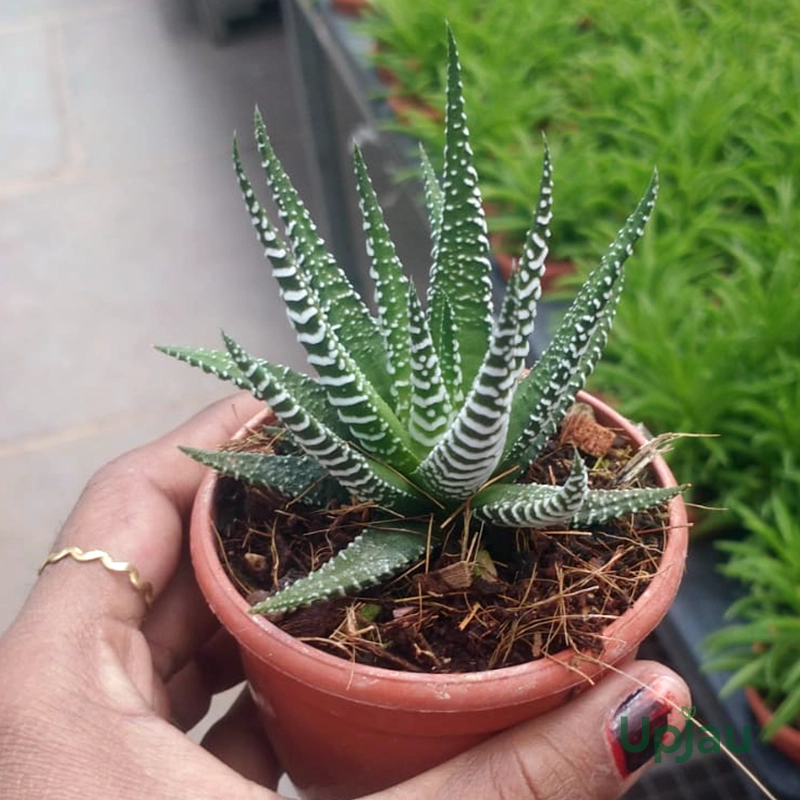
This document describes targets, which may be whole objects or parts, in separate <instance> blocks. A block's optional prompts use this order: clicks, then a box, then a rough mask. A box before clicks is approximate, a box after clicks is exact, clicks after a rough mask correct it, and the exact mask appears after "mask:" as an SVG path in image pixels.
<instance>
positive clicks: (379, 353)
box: [235, 111, 391, 400]
mask: <svg viewBox="0 0 800 800" xmlns="http://www.w3.org/2000/svg"><path fill="white" fill-rule="evenodd" d="M255 129H256V143H257V145H258V151H259V153H260V155H261V159H262V161H261V166H262V167H263V168H264V173H265V175H266V177H267V182H268V184H269V187H270V190H271V191H272V197H273V199H274V200H275V204H276V205H277V206H278V211H279V213H280V215H281V219H282V220H283V223H284V226H285V228H286V237H287V239H289V241H290V242H291V244H292V249H293V251H294V256H295V260H296V268H297V269H299V270H300V271H301V272H302V273H303V275H304V277H305V279H306V281H307V283H308V284H309V286H310V287H312V288H313V290H314V293H315V294H316V296H317V297H318V298H319V301H320V311H321V312H322V313H323V314H324V315H325V317H326V319H327V320H328V322H329V324H330V327H331V328H332V329H333V330H335V331H336V335H337V336H338V337H339V339H340V340H341V342H342V344H343V345H344V347H345V349H346V350H347V351H348V352H349V353H350V355H351V357H352V358H353V360H354V361H356V362H357V363H358V364H359V365H360V366H361V369H362V371H363V372H364V374H365V375H366V376H367V378H368V380H369V382H370V383H371V384H372V385H373V386H374V387H375V390H376V391H377V392H378V394H379V395H380V396H381V397H382V398H383V399H384V400H387V399H389V398H390V397H391V379H390V376H389V375H388V373H387V371H386V353H385V351H384V348H383V340H382V338H381V335H380V331H379V330H378V326H377V323H376V322H375V320H374V319H373V317H372V315H371V314H370V313H369V309H368V308H367V307H366V305H365V304H364V303H363V301H362V300H361V298H360V297H359V296H358V294H357V292H356V291H355V289H354V288H353V286H352V284H351V283H350V280H349V279H348V277H347V276H346V275H345V273H344V272H343V271H342V270H341V269H340V268H339V266H338V265H337V263H336V260H335V259H334V258H333V256H332V255H331V254H330V253H329V252H328V251H327V249H326V247H325V243H324V242H323V240H322V238H321V237H320V236H319V234H318V233H317V228H316V225H315V224H314V222H313V221H312V220H311V217H310V216H309V214H308V211H307V209H306V207H305V205H304V204H303V202H302V200H301V199H300V197H299V195H298V194H297V191H296V190H295V188H294V186H293V185H292V183H291V181H290V179H289V176H288V175H287V174H286V172H285V171H284V169H283V166H282V165H281V163H280V161H279V160H278V157H277V155H276V154H275V151H274V150H273V148H272V144H271V142H270V140H269V136H268V135H267V131H266V128H265V127H264V120H263V119H262V117H261V114H260V113H259V112H258V111H256V117H255ZM235 158H236V160H237V162H238V163H236V171H237V174H243V170H242V168H241V162H240V161H239V160H238V156H235ZM239 182H240V185H242V181H241V177H240V179H239ZM243 190H244V189H243ZM245 191H246V190H245ZM245 200H247V197H246V196H245ZM251 215H252V210H251ZM277 270H280V267H278V268H277ZM276 277H277V275H276Z"/></svg>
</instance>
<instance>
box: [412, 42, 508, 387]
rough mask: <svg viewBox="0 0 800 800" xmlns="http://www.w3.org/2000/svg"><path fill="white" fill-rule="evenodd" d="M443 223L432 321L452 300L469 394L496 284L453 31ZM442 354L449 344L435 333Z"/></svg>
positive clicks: (430, 299) (434, 273) (486, 341)
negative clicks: (446, 303) (444, 303)
mask: <svg viewBox="0 0 800 800" xmlns="http://www.w3.org/2000/svg"><path fill="white" fill-rule="evenodd" d="M442 195H443V208H442V224H441V234H440V235H439V237H438V246H437V248H436V258H435V261H434V263H433V267H432V268H431V282H430V289H429V295H428V312H429V315H430V318H436V316H437V313H438V310H437V306H438V305H439V304H440V303H443V302H445V298H448V299H449V302H450V304H451V305H452V310H453V322H454V327H455V329H456V330H457V331H459V334H460V343H461V368H462V372H463V388H464V393H465V394H467V393H468V391H469V388H470V387H471V385H472V381H473V380H474V378H475V375H476V374H477V372H478V369H479V368H480V365H481V363H482V362H483V358H484V355H485V353H486V350H487V347H488V345H489V340H490V338H491V331H492V281H491V262H490V261H489V237H488V235H487V231H486V219H485V217H484V212H483V202H482V199H481V193H480V189H479V188H478V173H477V172H476V170H475V167H474V165H473V156H472V149H471V148H470V144H469V131H468V129H467V119H466V115H465V113H464V96H463V87H462V85H461V66H460V64H459V60H458V51H457V49H456V43H455V40H454V38H453V34H452V31H450V30H449V28H448V67H447V112H446V121H445V152H444V176H443V181H442ZM431 333H432V334H433V336H434V346H435V348H436V351H437V352H438V353H440V354H442V353H443V352H444V344H445V343H444V342H442V341H440V340H438V339H437V338H436V336H437V331H435V330H432V331H431Z"/></svg>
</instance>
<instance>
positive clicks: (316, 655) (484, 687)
mask: <svg viewBox="0 0 800 800" xmlns="http://www.w3.org/2000/svg"><path fill="white" fill-rule="evenodd" d="M578 399H579V400H580V401H581V402H584V403H587V404H589V405H591V406H592V408H593V409H594V411H595V415H596V418H597V421H598V422H599V423H601V424H603V425H605V426H608V427H610V428H612V429H614V430H616V431H620V432H621V433H622V435H623V436H624V437H625V438H627V439H628V440H629V441H630V443H631V444H633V445H634V446H635V447H636V448H640V447H642V446H644V445H645V443H646V439H645V438H644V436H643V435H642V433H641V431H640V430H639V429H638V428H637V427H635V426H634V425H633V424H632V423H630V422H629V421H628V420H626V419H624V418H623V417H622V416H620V415H619V414H618V413H617V412H616V411H614V410H613V409H611V408H609V407H608V406H607V405H605V404H604V403H601V402H600V401H599V400H597V399H595V398H593V397H591V396H589V395H586V394H583V393H581V394H580V395H579V397H578ZM271 418H273V415H272V413H271V412H270V411H269V409H265V410H264V411H263V412H261V413H260V414H259V415H258V416H257V417H255V418H254V419H253V420H251V421H250V422H249V423H248V424H247V425H245V426H244V427H243V428H242V429H241V430H240V431H239V432H238V433H237V435H236V437H235V438H236V439H241V438H243V437H244V436H246V435H247V434H249V433H251V432H252V431H254V430H258V428H259V427H260V426H261V425H263V424H264V422H265V421H267V420H269V419H271ZM651 468H652V470H653V472H654V473H655V476H656V480H657V483H658V485H659V486H664V487H669V486H675V485H676V483H675V478H674V477H673V475H672V473H671V471H670V469H669V467H668V466H667V464H666V462H665V461H664V460H663V458H661V456H656V457H655V458H654V460H653V461H652V463H651ZM218 487H219V476H218V474H217V473H216V472H214V471H211V470H209V472H208V474H207V475H206V477H205V479H204V480H203V483H202V485H201V487H200V489H199V491H198V494H197V499H196V501H195V505H194V509H193V513H192V521H191V534H190V536H191V554H192V561H193V564H194V569H195V574H196V576H197V580H198V583H199V585H200V588H201V590H202V592H203V595H204V596H205V598H206V600H207V602H208V603H209V605H210V606H211V608H212V610H213V611H214V614H215V615H216V616H217V618H218V619H219V620H220V622H221V623H222V625H223V626H224V627H225V628H226V629H227V630H228V631H229V632H230V633H231V634H232V635H233V637H234V638H235V639H236V641H237V642H238V644H239V647H240V650H241V655H242V661H243V663H244V668H245V672H246V675H247V680H248V683H249V686H250V691H251V693H252V695H253V697H254V699H255V701H256V705H257V707H258V709H259V713H260V715H261V719H262V722H263V725H264V730H265V732H266V735H267V737H268V739H269V741H270V744H271V745H272V747H273V749H274V750H275V752H276V754H277V755H278V757H279V759H280V761H281V763H282V764H283V766H284V767H285V768H286V771H287V774H288V775H289V777H290V778H291V780H292V782H293V783H294V785H295V786H296V787H297V788H298V789H299V790H300V792H301V793H302V795H303V796H304V797H307V798H314V800H342V799H343V798H351V797H358V796H361V795H363V794H368V793H370V792H374V791H378V790H380V789H382V788H385V787H387V786H391V785H394V784H396V783H398V782H400V781H402V780H405V779H406V778H409V777H412V776H414V775H417V774H419V773H420V772H423V771H424V770H426V769H429V768H431V767H433V766H435V765H437V764H440V763H442V762H444V761H446V760H447V759H449V758H451V757H452V756H455V755H457V754H458V753H461V752H463V751H465V750H467V749H469V748H470V747H473V746H474V745H476V744H479V743H480V742H481V741H483V740H485V739H487V738H488V737H489V736H491V735H492V734H494V733H497V732H499V731H502V730H505V729H506V728H509V727H511V726H513V725H515V724H517V723H520V722H524V721H525V720H528V719H532V718H534V717H536V716H539V715H540V714H544V713H546V712H548V711H551V710H552V709H554V708H557V707H558V706H560V705H562V704H563V703H564V702H566V701H567V700H568V699H570V698H572V697H574V696H575V695H576V694H577V693H579V692H581V691H583V690H585V689H588V688H589V687H590V686H592V685H593V683H595V682H596V681H597V680H598V679H599V678H600V677H602V675H603V674H604V672H605V670H604V668H603V666H602V664H603V663H605V664H609V665H611V666H615V665H618V664H620V663H622V662H624V661H625V660H626V659H628V658H630V657H632V656H633V655H635V653H636V650H637V648H638V646H639V644H640V643H641V642H642V640H643V639H644V638H645V637H647V635H648V634H649V633H651V632H652V631H653V629H654V628H655V627H656V626H657V625H658V623H659V622H660V621H661V619H662V618H663V616H664V615H665V614H666V612H667V610H668V609H669V607H670V605H671V604H672V600H673V598H674V597H675V594H676V592H677V591H678V587H679V585H680V581H681V578H682V576H683V572H684V566H685V561H686V551H687V545H688V527H687V521H686V507H685V505H684V502H683V500H682V498H681V497H680V496H678V497H675V498H674V499H673V500H671V501H670V507H669V518H668V521H667V523H666V527H667V528H668V531H669V533H668V536H667V538H666V545H665V549H664V553H663V555H662V558H661V563H660V565H659V569H658V571H657V572H656V574H655V575H654V577H653V578H652V580H651V581H650V584H649V585H648V587H647V588H646V589H645V591H644V592H643V593H642V594H641V595H640V596H639V598H638V599H637V600H636V602H635V603H634V604H633V606H632V607H631V608H630V609H629V610H628V611H626V612H625V613H624V614H623V615H622V616H621V617H619V618H618V619H616V620H615V621H613V622H612V623H611V624H610V625H609V626H608V627H607V628H606V629H605V630H604V631H603V634H602V635H603V638H604V639H605V640H606V642H607V644H606V646H605V649H604V651H603V652H602V654H601V655H600V656H599V657H598V658H590V659H584V658H581V656H580V654H578V653H575V652H574V651H572V650H566V651H564V652H561V653H557V654H555V655H553V656H551V657H549V658H546V659H539V660H537V661H531V662H529V663H527V664H521V665H518V666H513V667H506V668H501V669H494V670H487V671H483V672H473V673H461V674H459V673H455V674H425V673H408V672H402V671H397V670H389V669H382V668H379V667H371V666H365V665H363V664H357V663H352V662H350V661H348V660H346V659H343V658H339V657H337V656H333V655H330V654H328V653H325V652H322V651H321V650H319V649H317V648H315V647H313V646H312V645H310V644H307V643H304V642H302V641H301V640H299V639H296V638H294V637H293V636H290V635H289V634H287V633H285V632H284V631H282V630H281V629H280V628H279V627H278V626H277V625H275V624H273V623H272V622H270V621H269V620H268V619H266V618H265V617H263V616H257V615H256V616H254V615H252V614H250V613H249V611H250V605H249V603H248V602H247V601H246V600H245V598H244V597H243V596H242V594H241V593H240V591H239V589H238V588H237V587H236V586H235V585H234V583H233V581H232V580H231V577H230V575H229V574H228V571H227V570H226V568H225V566H224V565H223V564H222V562H221V560H220V554H219V546H218V545H219V539H218V534H217V530H216V526H215V524H214V520H215V505H216V500H217V494H218Z"/></svg>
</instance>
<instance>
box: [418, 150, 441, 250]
mask: <svg viewBox="0 0 800 800" xmlns="http://www.w3.org/2000/svg"><path fill="white" fill-rule="evenodd" d="M419 153H420V170H421V172H422V185H423V188H424V190H425V205H426V207H427V209H428V221H429V222H430V225H431V242H432V247H431V255H432V257H433V260H434V261H436V254H437V251H438V249H439V238H440V236H441V235H442V213H443V211H444V195H443V194H442V186H441V184H440V183H439V179H438V178H437V177H436V173H435V172H434V170H433V166H432V165H431V161H430V159H429V158H428V154H427V153H426V152H425V148H424V147H423V146H422V144H420V146H419Z"/></svg>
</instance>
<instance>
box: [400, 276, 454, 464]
mask: <svg viewBox="0 0 800 800" xmlns="http://www.w3.org/2000/svg"><path fill="white" fill-rule="evenodd" d="M408 307H409V311H410V318H409V327H408V330H409V334H410V336H411V414H410V416H409V426H408V429H409V432H410V434H411V438H412V439H413V440H414V441H415V442H417V443H418V444H420V445H421V446H422V447H423V448H424V451H425V452H428V450H430V448H431V447H433V446H434V445H435V444H436V442H438V441H439V439H441V437H442V434H443V433H444V432H445V430H447V426H448V425H449V423H450V417H451V415H452V406H451V404H450V399H449V398H448V396H447V390H446V388H445V385H444V381H443V379H442V373H441V370H440V366H441V363H440V361H439V359H437V358H436V353H435V352H434V350H433V340H432V339H431V334H430V331H429V329H428V323H427V320H426V319H425V314H424V312H423V310H422V306H421V305H420V303H419V298H418V297H417V293H416V291H415V290H414V287H413V285H411V284H409V287H408Z"/></svg>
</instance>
